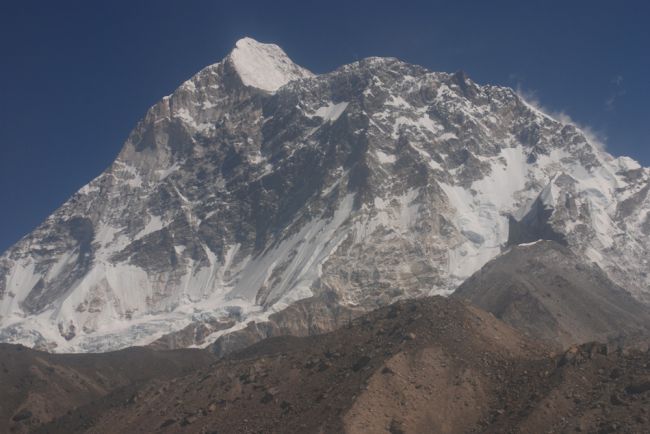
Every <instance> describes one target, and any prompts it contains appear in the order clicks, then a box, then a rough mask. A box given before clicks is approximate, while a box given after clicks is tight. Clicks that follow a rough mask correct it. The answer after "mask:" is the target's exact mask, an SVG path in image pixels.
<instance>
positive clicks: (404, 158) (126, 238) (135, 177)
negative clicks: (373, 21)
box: [0, 38, 650, 351]
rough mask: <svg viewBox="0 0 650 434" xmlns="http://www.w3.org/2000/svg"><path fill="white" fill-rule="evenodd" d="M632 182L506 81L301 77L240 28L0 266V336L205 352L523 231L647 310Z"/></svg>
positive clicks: (633, 174)
mask: <svg viewBox="0 0 650 434" xmlns="http://www.w3.org/2000/svg"><path fill="white" fill-rule="evenodd" d="M649 175H650V173H649V171H648V169H646V168H642V167H640V166H639V165H638V164H637V163H636V162H634V161H633V160H631V159H629V158H625V157H622V158H614V157H612V156H611V155H609V154H608V153H606V152H604V151H603V150H601V149H600V148H599V147H597V146H595V145H594V144H593V143H591V142H590V141H589V139H588V138H587V137H586V136H585V135H584V134H583V133H582V132H581V131H580V130H579V129H578V128H576V127H575V126H574V125H572V124H570V123H566V122H563V121H560V120H556V119H554V118H552V117H550V116H548V115H546V114H544V113H542V112H541V111H539V110H538V109H536V108H535V107H533V106H531V105H530V104H528V103H527V102H526V101H524V100H523V99H522V98H521V97H520V96H518V95H517V94H516V93H515V92H514V91H513V90H512V89H509V88H505V87H498V86H490V85H486V86H480V85H478V84H476V83H474V82H473V81H471V80H470V79H469V78H467V77H466V76H465V75H464V74H462V73H456V74H447V73H438V72H431V71H428V70H426V69H424V68H422V67H419V66H415V65H410V64H407V63H404V62H400V61H399V60H397V59H392V58H369V59H364V60H361V61H359V62H355V63H352V64H350V65H345V66H342V67H341V68H339V69H337V70H335V71H333V72H331V73H327V74H322V75H313V74H311V73H309V72H308V71H307V70H305V69H303V68H301V67H299V66H296V65H295V64H294V63H293V62H291V60H289V59H288V57H287V56H286V55H285V54H284V52H283V51H282V50H281V49H280V48H279V47H277V46H275V45H271V44H261V43H258V42H256V41H253V40H252V39H249V38H245V39H242V40H241V41H239V42H237V46H236V47H235V49H234V50H233V52H232V53H231V54H230V55H229V56H227V57H226V58H225V59H224V60H223V61H221V62H219V63H216V64H214V65H210V66H208V67H206V68H204V69H203V70H201V71H200V72H198V73H197V74H196V75H195V76H194V77H192V78H190V79H189V80H188V81H186V82H184V83H183V84H181V85H180V87H179V88H178V89H176V90H175V91H174V92H173V93H172V94H171V95H169V96H166V97H164V98H163V99H162V100H161V101H160V102H158V103H157V104H156V105H154V106H153V107H152V108H151V109H149V111H148V112H147V113H146V114H145V116H144V118H143V119H142V120H141V121H140V122H139V123H138V124H137V125H136V127H135V128H134V130H133V131H132V132H131V134H130V135H129V137H128V139H127V140H126V143H125V144H124V146H123V148H122V150H121V152H120V154H119V155H118V157H117V159H116V160H115V162H114V163H113V164H112V165H111V166H110V167H109V168H108V169H107V170H106V171H105V172H104V173H102V174H101V175H100V176H99V177H97V178H96V179H94V180H93V181H91V182H90V183H89V184H88V185H86V186H85V187H83V188H82V189H80V190H79V191H78V192H77V193H76V194H74V195H73V196H72V197H71V198H70V199H69V200H68V201H67V202H66V203H65V204H63V205H62V206H61V207H60V208H59V209H58V210H56V211H55V212H54V213H53V214H52V215H51V216H50V217H48V219H46V221H45V222H43V223H42V224H41V225H40V226H39V227H38V228H36V229H35V230H34V231H33V232H32V233H31V234H29V235H27V236H26V237H24V238H23V239H22V240H20V241H19V242H18V243H17V244H16V245H14V246H13V247H11V248H10V249H9V250H8V251H7V252H5V253H4V254H3V255H2V256H1V257H0V341H3V342H14V343H23V344H26V345H29V346H34V347H39V348H44V349H48V350H50V351H105V350H109V349H117V348H122V347H126V346H130V345H136V344H148V343H151V342H153V341H155V340H158V339H159V338H161V337H163V336H167V338H169V336H170V334H171V335H172V336H175V337H174V338H173V339H170V341H175V342H176V341H178V340H179V339H180V337H182V342H183V343H184V345H208V344H210V343H211V342H213V341H215V340H217V339H219V337H221V336H223V335H225V334H228V333H230V332H233V331H235V330H238V329H241V328H243V327H244V326H245V325H246V324H249V323H251V322H256V323H257V324H260V330H261V329H262V325H261V324H262V323H263V322H264V321H266V320H268V319H269V318H270V317H271V316H273V315H275V314H278V315H284V314H283V312H284V313H286V312H300V314H301V315H302V317H301V318H303V319H305V318H306V319H307V320H300V321H297V320H296V319H295V318H288V317H287V316H286V315H285V316H284V317H283V318H284V326H286V327H287V328H288V329H290V330H291V331H292V332H293V333H296V334H309V333H311V332H313V331H314V330H324V329H327V328H328V327H330V326H331V325H332V324H333V323H334V322H336V321H340V320H341V318H342V315H344V314H345V313H348V314H349V315H352V312H359V311H365V310H370V309H373V308H376V307H378V306H382V305H385V304H387V303H390V302H392V301H394V300H397V299H402V298H413V297H419V296H424V295H435V294H449V293H451V292H453V291H454V290H455V289H456V288H457V287H458V285H459V284H461V283H462V282H463V281H464V280H465V279H466V278H468V277H469V276H471V275H472V274H473V273H474V272H476V271H477V270H479V269H480V268H481V267H482V266H483V265H484V264H485V263H486V262H488V261H489V260H490V259H492V258H494V257H496V256H497V255H499V254H500V253H501V252H502V250H503V249H504V248H505V247H507V246H509V245H512V244H520V243H527V242H531V241H535V240H537V239H538V238H544V239H553V240H555V241H557V242H559V243H561V244H562V245H564V246H566V247H567V248H568V249H570V250H571V251H572V252H573V253H574V254H576V255H578V256H580V257H582V258H586V259H587V260H589V261H590V262H594V263H596V264H597V266H598V267H600V268H601V269H602V270H603V271H604V272H605V273H606V274H607V276H608V278H609V279H611V280H612V281H614V282H615V283H616V284H617V285H620V286H621V287H623V288H626V289H627V290H629V291H630V292H631V293H632V294H633V295H634V296H635V297H637V298H638V299H640V300H648V299H649V292H648V287H649V284H650V276H648V274H647V261H646V259H645V258H647V257H648V253H649V249H650V248H649V247H648V246H650V237H649V236H650V216H649V214H648V213H649V211H650V198H649V197H648V191H649V190H650V187H649V184H648V177H649ZM309 300H321V301H322V300H324V302H323V303H324V304H323V303H312V304H309V303H307V301H309ZM297 302H300V303H301V304H296V303H297ZM296 306H299V308H297V307H296ZM309 306H311V307H309ZM323 306H326V307H323ZM289 307H291V308H292V309H291V310H289V309H287V308H289ZM301 309H302V310H301ZM310 309H312V310H310ZM273 318H277V315H276V316H274V317H273Z"/></svg>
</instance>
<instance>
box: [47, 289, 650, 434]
mask: <svg viewBox="0 0 650 434" xmlns="http://www.w3.org/2000/svg"><path fill="white" fill-rule="evenodd" d="M649 406H650V355H649V354H648V353H644V352H631V353H624V352H616V351H614V352H613V351H611V350H610V349H608V348H607V346H605V345H601V344H585V345H583V346H577V347H572V348H570V349H569V350H568V351H566V352H560V353H552V352H551V350H550V349H549V347H547V346H546V345H545V344H542V343H540V342H538V341H532V340H529V339H528V338H526V337H525V336H523V335H522V334H521V333H519V332H517V331H515V330H513V329H512V328H510V327H509V326H507V325H506V324H504V323H503V322H501V321H500V320H498V319H496V318H495V317H494V316H492V315H491V314H489V313H487V312H484V311H482V310H480V309H478V308H475V307H472V306H470V305H468V304H467V303H465V302H462V301H459V300H455V299H444V298H441V297H434V298H425V299H421V300H414V301H408V302H399V303H397V304H395V305H392V306H389V307H386V308H382V309H380V310H377V311H374V312H372V313H370V314H368V315H365V316H363V317H360V318H358V319H356V320H354V321H353V322H352V323H351V324H350V325H349V326H346V327H343V328H341V329H339V330H337V331H335V332H332V333H328V334H325V335H320V336H311V337H303V338H295V337H293V338H273V339H268V340H265V341H262V342H260V343H258V344H256V345H253V346H251V347H249V348H247V349H245V350H243V351H240V352H239V353H236V354H233V355H230V356H228V357H226V358H224V359H222V360H220V361H218V362H215V363H214V364H212V365H211V366H209V367H204V368H201V369H197V370H196V371H195V372H193V373H191V374H188V375H185V376H180V377H177V378H174V379H172V380H153V381H149V382H147V383H146V384H144V385H143V386H142V387H138V388H134V389H128V390H127V389H124V390H122V391H120V392H119V393H114V394H109V395H107V396H106V397H104V398H102V399H100V400H98V401H95V402H94V403H91V404H89V405H88V406H85V407H81V408H79V409H78V410H76V411H74V412H71V413H70V414H68V415H66V416H64V417H62V418H60V419H58V420H56V421H54V422H52V423H50V424H48V425H46V426H44V427H42V428H41V430H40V432H48V433H56V432H65V433H70V432H93V433H124V432H170V433H171V432H183V433H184V432H187V433H215V432H216V433H341V432H346V433H368V432H372V433H382V432H383V433H390V434H397V433H423V432H426V433H428V432H432V433H461V432H470V433H471V432H499V433H504V432H506V433H507V432H521V433H524V432H525V433H530V432H535V433H537V432H540V433H541V432H576V431H583V432H629V433H637V432H638V433H642V432H649V431H650V423H649V422H648V415H647V414H646V412H647V411H648V410H646V408H648V407H649Z"/></svg>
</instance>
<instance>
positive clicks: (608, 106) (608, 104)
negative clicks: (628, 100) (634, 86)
mask: <svg viewBox="0 0 650 434" xmlns="http://www.w3.org/2000/svg"><path fill="white" fill-rule="evenodd" d="M611 87H612V91H611V93H610V94H609V97H607V99H606V100H605V110H607V111H614V109H615V108H616V100H617V99H618V98H620V97H622V96H623V95H625V88H624V87H623V76H622V75H617V76H615V77H614V78H612V80H611Z"/></svg>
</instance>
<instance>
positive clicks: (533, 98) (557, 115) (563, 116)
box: [515, 83, 607, 151]
mask: <svg viewBox="0 0 650 434" xmlns="http://www.w3.org/2000/svg"><path fill="white" fill-rule="evenodd" d="M515 91H516V92H517V95H519V97H520V98H522V99H523V100H524V101H526V102H527V103H528V104H530V105H531V106H533V107H534V108H536V109H537V110H539V111H541V112H543V113H545V114H547V115H548V116H550V117H552V118H553V119H555V120H557V121H558V122H560V123H562V124H567V125H573V126H574V127H576V128H577V129H579V130H580V131H582V134H584V136H585V138H586V139H587V141H589V143H591V144H592V145H593V146H595V147H596V148H598V149H600V150H601V151H604V150H606V143H607V136H606V135H605V133H604V132H603V131H600V130H597V129H595V128H593V127H591V126H589V125H585V124H582V123H579V122H577V121H575V120H574V119H573V118H571V116H569V115H568V114H567V113H566V112H565V111H563V110H561V111H557V110H553V109H550V108H548V107H545V106H544V105H542V103H541V102H540V100H539V97H538V93H537V91H535V90H531V89H524V88H523V87H522V86H521V84H520V83H517V87H516V88H515Z"/></svg>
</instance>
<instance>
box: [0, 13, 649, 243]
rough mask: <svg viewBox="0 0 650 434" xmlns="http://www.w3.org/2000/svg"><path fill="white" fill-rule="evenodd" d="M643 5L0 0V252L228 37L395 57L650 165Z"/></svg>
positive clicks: (106, 158)
mask: <svg viewBox="0 0 650 434" xmlns="http://www.w3.org/2000/svg"><path fill="white" fill-rule="evenodd" d="M648 4H650V3H649V2H646V1H620V2H613V1H599V0H595V1H577V0H574V1H571V0H564V1H544V2H528V1H522V0H518V1H498V0H490V1H487V0H482V1H473V2H470V1H460V0H455V1H422V2H409V1H406V0H402V1H395V0H393V1H380V0H376V1H355V2H353V1H352V0H349V1H347V2H344V1H338V0H328V1H314V2H311V1H307V0H303V1H294V2H286V1H282V0H273V1H272V0H265V1H253V0H248V1H198V0H176V1H171V0H129V1H122V0H112V1H106V2H98V1H88V0H85V1H65V0H61V1H51V0H48V1H31V0H23V1H20V2H19V1H14V2H11V1H3V2H2V5H1V6H0V49H1V52H0V53H1V59H2V62H1V63H0V83H1V85H2V88H1V89H2V103H1V104H0V251H3V250H4V249H6V248H7V247H9V246H10V245H11V244H13V243H14V242H16V241H17V240H18V239H19V238H20V237H22V236H23V235H25V234H26V233H28V232H29V231H31V230H32V229H33V228H34V227H36V226H37V225H38V224H39V223H40V222H41V221H42V220H44V219H45V218H46V217H47V216H48V215H49V214H50V213H51V212H52V211H53V210H55V209H56V208H57V207H58V206H59V205H61V204H62V203H63V202H64V201H65V200H66V199H67V198H68V197H69V196H70V195H71V194H72V193H74V192H75V191H76V190H77V189H78V188H80V187H82V186H83V185H84V184H86V183H87V182H88V181H90V180H91V179H92V178H94V177H95V176H97V175H99V174H100V173H101V171H103V170H104V169H105V168H106V167H107V166H108V165H109V164H110V163H111V162H112V160H113V159H114V158H115V156H116V155H117V153H118V152H119V150H120V148H121V145H122V142H123V141H124V139H125V138H126V136H127V134H128V133H129V131H130V130H131V129H132V128H133V126H134V125H135V124H136V122H137V121H138V119H139V118H140V117H141V116H142V115H143V114H144V112H145V111H146V109H147V108H148V107H149V106H151V105H152V104H154V103H155V102H156V101H157V100H159V99H160V98H161V97H162V96H164V95H167V94H169V93H171V92H172V91H173V90H174V89H175V88H176V87H177V86H178V85H179V84H180V83H181V82H182V81H184V80H185V79H187V78H189V77H190V76H191V75H193V73H195V72H197V71H198V70H199V69H201V68H202V67H204V66H206V65H208V64H211V63H214V62H217V61H219V60H220V59H221V58H222V57H224V56H225V55H226V54H227V53H228V52H229V51H230V50H231V48H232V46H233V45H234V43H235V41H236V40H237V39H239V38H240V37H243V36H251V37H253V38H255V39H257V40H259V41H261V42H274V43H277V44H278V45H280V46H281V47H283V48H284V49H285V51H286V52H287V53H288V54H289V56H290V57H291V58H292V59H293V60H294V61H295V62H297V63H299V64H301V65H302V66H305V67H307V68H308V69H311V70H312V71H314V72H317V73H318V72H327V71H330V70H332V69H335V68H336V67H338V66H340V65H342V64H345V63H349V62H352V61H355V60H357V59H360V58H363V57H367V56H394V57H398V58H401V59H402V60H405V61H408V62H411V63H417V64H420V65H423V66H426V67H428V68H430V69H432V70H437V71H449V72H453V71H457V70H460V69H462V70H464V71H466V72H467V73H468V75H469V76H470V77H471V78H472V79H474V80H475V81H477V82H479V83H494V84H501V85H509V86H512V87H519V88H520V89H522V90H523V91H525V92H527V93H529V94H534V95H535V96H536V99H537V100H538V101H539V102H540V103H541V104H542V105H543V106H544V107H546V108H547V109H549V110H552V111H555V112H564V113H566V114H568V115H570V116H571V117H572V118H573V119H574V120H575V121H576V122H578V123H580V124H582V125H586V126H589V127H590V128H591V129H593V130H594V131H596V132H597V133H598V134H599V135H600V136H601V137H604V138H605V139H604V140H605V142H606V144H607V148H608V150H609V151H610V152H611V153H613V154H615V155H630V156H632V157H634V158H635V159H637V160H639V161H640V162H641V163H643V164H644V165H650V148H649V147H648V144H650V103H649V100H650V24H649V20H650V6H648Z"/></svg>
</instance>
